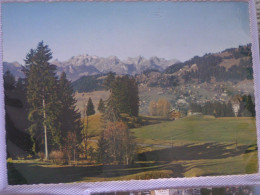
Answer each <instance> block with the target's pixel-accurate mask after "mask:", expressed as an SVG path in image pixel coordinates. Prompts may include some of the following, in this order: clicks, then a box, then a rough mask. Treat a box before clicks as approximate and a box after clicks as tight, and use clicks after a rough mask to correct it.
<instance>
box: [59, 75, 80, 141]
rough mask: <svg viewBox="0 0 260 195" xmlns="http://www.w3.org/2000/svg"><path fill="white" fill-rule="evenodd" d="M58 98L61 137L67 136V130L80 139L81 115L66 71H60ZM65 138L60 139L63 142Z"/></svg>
mask: <svg viewBox="0 0 260 195" xmlns="http://www.w3.org/2000/svg"><path fill="white" fill-rule="evenodd" d="M59 99H60V102H61V110H60V111H61V112H60V113H61V114H60V120H61V121H62V123H61V135H62V137H63V138H66V137H67V136H68V133H69V132H73V133H74V134H75V135H76V137H77V139H80V133H81V129H82V124H81V121H80V119H81V116H80V113H79V111H78V109H77V108H76V105H75V104H76V102H77V101H76V100H75V98H74V92H73V88H72V85H71V82H70V81H68V80H67V78H66V73H65V72H62V73H61V75H60V79H59ZM64 141H65V140H62V142H63V143H64Z"/></svg>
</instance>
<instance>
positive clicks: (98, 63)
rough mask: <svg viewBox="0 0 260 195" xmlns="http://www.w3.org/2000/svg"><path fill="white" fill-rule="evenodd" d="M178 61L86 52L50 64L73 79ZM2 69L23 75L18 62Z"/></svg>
mask: <svg viewBox="0 0 260 195" xmlns="http://www.w3.org/2000/svg"><path fill="white" fill-rule="evenodd" d="M177 62H179V61H178V60H175V59H172V60H166V59H164V58H159V57H156V56H154V57H151V58H149V59H146V58H144V57H142V56H137V57H135V58H128V59H126V60H120V59H119V58H118V57H116V56H110V57H107V58H105V57H98V56H90V55H88V54H83V55H78V56H73V57H71V58H70V59H69V60H66V61H59V60H58V59H55V60H53V61H51V63H52V64H54V65H56V66H57V72H58V74H60V73H61V72H62V71H64V72H65V73H66V74H67V77H68V78H69V79H70V80H72V81H74V80H77V79H79V78H80V77H81V76H88V75H97V74H100V73H107V72H110V71H112V72H115V73H116V74H129V75H135V74H140V73H142V72H143V71H144V70H147V69H156V70H159V71H163V70H165V69H166V68H167V67H169V66H171V65H173V64H175V63H177ZM3 65H4V70H5V71H6V70H7V69H9V70H10V71H11V72H12V73H13V74H14V75H15V77H23V75H22V72H21V69H22V65H20V64H19V63H17V62H15V63H8V62H4V63H3Z"/></svg>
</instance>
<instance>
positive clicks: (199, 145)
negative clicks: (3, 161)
mask: <svg viewBox="0 0 260 195" xmlns="http://www.w3.org/2000/svg"><path fill="white" fill-rule="evenodd" d="M142 118H143V120H145V121H146V123H145V124H146V126H142V127H140V128H135V129H131V131H132V132H133V134H134V135H135V136H136V137H137V139H136V140H137V147H138V154H137V156H136V162H135V164H133V165H129V166H127V165H104V166H103V165H100V164H92V165H91V164H89V163H83V162H78V164H77V165H73V166H72V165H53V164H51V163H50V162H41V161H39V160H10V159H9V161H8V175H9V177H8V179H9V183H10V184H35V183H60V182H65V183H68V182H86V181H88V182H89V181H111V180H130V179H152V178H168V177H194V176H213V175H214V176H216V175H232V174H251V173H256V172H257V169H258V166H257V145H256V127H255V119H254V118H249V117H248V118H241V117H240V118H214V117H208V116H200V117H199V116H196V117H195V116H193V117H186V118H183V119H180V120H176V121H167V120H164V119H161V118H154V117H152V118H150V117H142ZM89 121H90V124H89V130H90V131H89V134H90V135H92V136H93V137H92V138H91V139H92V142H93V144H94V143H95V142H94V141H95V140H96V139H97V136H96V135H98V132H99V131H100V130H98V129H99V128H95V126H96V127H97V126H98V124H99V125H101V124H100V115H99V114H96V115H94V116H91V117H90V118H89ZM90 142H91V141H90ZM236 142H237V144H236Z"/></svg>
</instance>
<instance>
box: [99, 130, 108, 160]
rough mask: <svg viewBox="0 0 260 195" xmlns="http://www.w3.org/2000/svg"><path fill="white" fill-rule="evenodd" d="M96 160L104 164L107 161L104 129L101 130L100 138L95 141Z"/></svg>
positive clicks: (106, 143)
mask: <svg viewBox="0 0 260 195" xmlns="http://www.w3.org/2000/svg"><path fill="white" fill-rule="evenodd" d="M97 146H98V148H97V162H99V163H102V164H105V163H107V162H108V153H107V149H108V142H107V140H106V139H105V136H104V131H102V133H101V135H100V138H99V140H98V143H97Z"/></svg>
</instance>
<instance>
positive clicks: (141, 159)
mask: <svg viewBox="0 0 260 195" xmlns="http://www.w3.org/2000/svg"><path fill="white" fill-rule="evenodd" d="M231 146H233V144H216V143H205V144H200V145H192V144H188V145H184V146H176V147H173V148H166V149H161V150H156V151H150V152H144V153H141V154H138V156H137V159H136V162H137V163H135V164H133V165H129V166H127V165H104V166H102V165H93V166H86V165H82V166H81V165H78V166H61V167H50V166H49V167H48V166H43V165H40V164H37V163H8V179H9V184H11V185H12V184H39V183H69V182H77V181H84V180H85V181H86V179H89V181H93V180H106V179H109V178H113V180H116V179H117V178H120V177H123V176H126V177H125V178H126V179H127V178H129V179H133V178H130V177H128V176H129V175H133V174H138V173H144V174H145V173H146V172H147V173H148V172H150V171H160V170H170V171H172V173H171V175H170V177H183V173H184V172H185V168H184V167H183V166H182V165H181V164H178V163H175V164H172V163H169V162H171V161H174V160H201V159H224V158H228V157H234V156H238V155H241V154H243V153H245V152H249V151H248V146H238V147H237V149H235V148H234V147H233V148H232V147H231ZM231 148H232V149H231ZM251 148H252V147H251ZM253 148H254V147H253ZM216 175H217V173H216ZM103 178H104V179H103ZM125 178H123V179H125ZM121 179H122V178H121Z"/></svg>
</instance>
